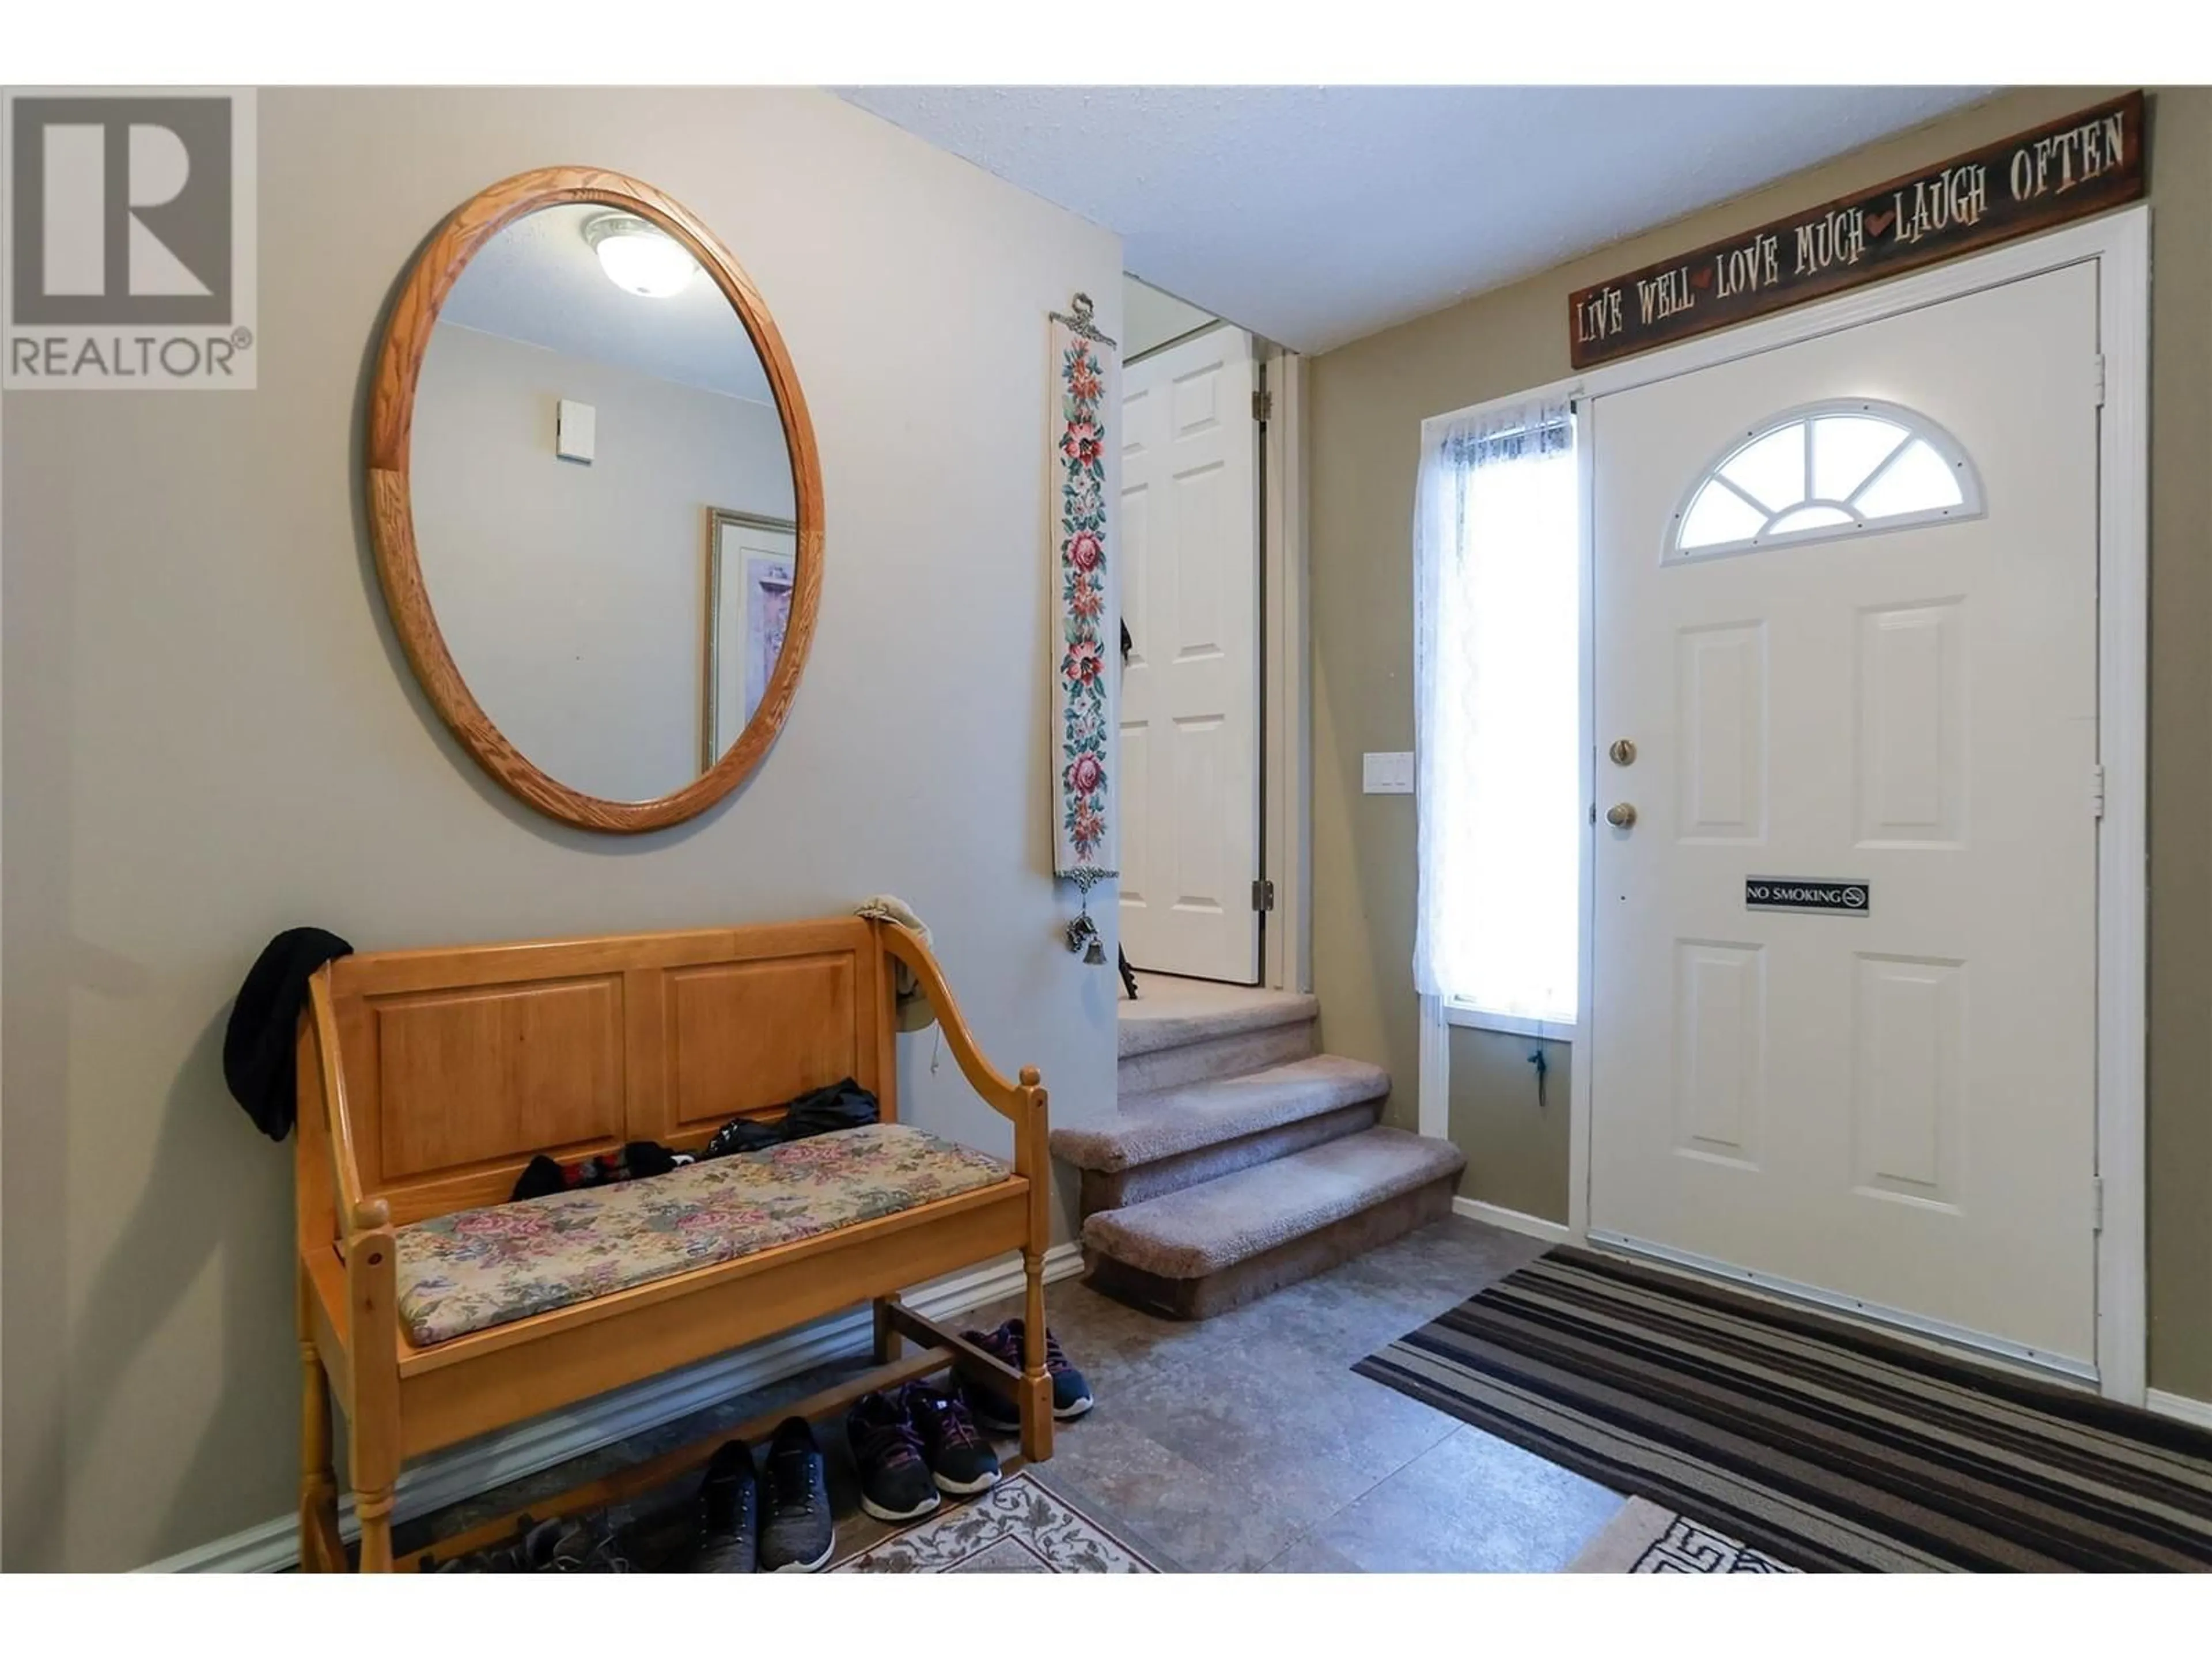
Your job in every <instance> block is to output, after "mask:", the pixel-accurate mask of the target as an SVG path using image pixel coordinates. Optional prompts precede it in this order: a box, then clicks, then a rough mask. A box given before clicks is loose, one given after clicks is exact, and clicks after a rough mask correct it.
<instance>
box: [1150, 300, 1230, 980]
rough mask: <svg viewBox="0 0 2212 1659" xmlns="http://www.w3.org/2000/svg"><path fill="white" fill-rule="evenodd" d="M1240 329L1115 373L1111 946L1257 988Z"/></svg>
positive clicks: (1158, 967)
mask: <svg viewBox="0 0 2212 1659" xmlns="http://www.w3.org/2000/svg"><path fill="white" fill-rule="evenodd" d="M1254 385H1255V374H1254V364H1253V360H1252V338H1251V336H1249V334H1246V333H1244V332H1243V331H1242V330H1240V329H1235V328H1231V327H1227V326H1224V327H1220V328H1217V329H1212V330H1209V331H1207V332H1206V333H1204V334H1201V335H1200V336H1198V337H1196V338H1194V339H1190V340H1186V341H1184V342H1183V343H1182V344H1180V345H1176V346H1170V348H1168V349H1166V350H1164V351H1161V352H1158V353H1155V354H1154V355H1153V356H1149V357H1146V358H1145V359H1144V360H1143V361H1142V362H1137V363H1133V364H1131V365H1130V366H1129V367H1128V368H1126V369H1124V370H1123V371H1122V375H1121V444H1122V448H1121V613H1122V617H1123V619H1124V620H1125V621H1126V622H1127V624H1128V628H1129V635H1130V640H1131V649H1130V652H1129V656H1128V662H1127V667H1126V668H1125V669H1124V671H1123V673H1122V678H1121V948H1122V949H1123V950H1124V951H1127V953H1128V957H1129V960H1130V961H1131V962H1132V963H1134V964H1135V965H1136V966H1137V967H1139V968H1143V969H1151V970H1152V971H1155V972H1158V973H1165V974H1188V975H1192V976H1194V977H1196V978H1201V979H1221V980H1235V981H1241V982H1243V983H1245V984H1253V983H1256V982H1257V981H1258V980H1259V977H1260V917H1259V913H1258V912H1257V911H1256V910H1255V908H1253V903H1252V884H1253V881H1254V880H1255V878H1257V877H1258V875H1259V874H1260V494H1259V454H1260V428H1259V424H1258V422H1256V421H1255V420H1254V419H1253V414H1252V392H1253V388H1254Z"/></svg>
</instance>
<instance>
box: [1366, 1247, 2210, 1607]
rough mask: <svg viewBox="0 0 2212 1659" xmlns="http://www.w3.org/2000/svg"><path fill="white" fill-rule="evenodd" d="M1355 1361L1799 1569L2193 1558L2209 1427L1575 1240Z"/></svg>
mask: <svg viewBox="0 0 2212 1659" xmlns="http://www.w3.org/2000/svg"><path fill="white" fill-rule="evenodd" d="M1354 1369H1355V1370H1358V1372H1359V1373H1360V1374H1361V1375H1362V1376H1369V1377H1372V1378H1373V1379H1375V1380H1376V1382H1378V1383H1387V1384H1388V1385H1389V1386H1390V1387H1391V1388H1394V1389H1397V1390H1398V1391H1399V1392H1400V1393H1401V1394H1404V1395H1408V1396H1410V1397H1411V1398H1413V1399H1415V1400H1419V1401H1424V1402H1425V1403H1426V1404H1429V1405H1431V1406H1434V1407H1437V1409H1438V1410H1441V1411H1445V1412H1449V1413H1451V1414H1452V1415H1453V1416H1455V1417H1457V1418H1458V1419H1461V1421H1462V1422H1466V1423H1472V1424H1474V1425H1476V1426H1477V1427H1479V1428H1482V1429H1485V1430H1486V1431H1489V1432H1490V1433H1492V1434H1495V1435H1497V1436H1498V1437H1501V1438H1503V1439H1506V1440H1510V1441H1511V1442H1513V1443H1515V1444H1516V1445H1519V1446H1522V1447H1525V1448H1527V1449H1528V1450H1530V1451H1533V1452H1535V1453H1536V1454H1538V1455H1540V1456H1543V1457H1547V1458H1549V1459H1550V1460H1551V1461H1552V1462H1555V1463H1558V1464H1560V1465H1563V1466H1564V1467H1565V1468H1571V1469H1573V1470H1575V1471H1576V1472H1577V1473H1578V1474H1583V1475H1586V1476H1588V1477H1589V1479H1591V1480H1596V1481H1599V1482H1601V1483H1602V1484H1604V1485H1606V1486H1611V1487H1612V1488H1613V1490H1614V1491H1616V1492H1628V1493H1632V1494H1634V1495H1636V1496H1638V1497H1641V1498H1648V1499H1650V1501H1651V1502H1652V1503H1653V1504H1657V1505H1659V1506H1661V1507H1662V1509H1664V1510H1667V1511H1668V1512H1670V1513H1672V1514H1674V1515H1675V1516H1697V1517H1698V1518H1699V1520H1698V1524H1699V1528H1701V1529H1702V1530H1705V1532H1706V1533H1707V1534H1708V1535H1710V1536H1712V1537H1716V1538H1720V1539H1723V1540H1725V1541H1727V1542H1729V1544H1730V1545H1731V1546H1735V1547H1739V1548H1740V1547H1741V1546H1738V1545H1736V1544H1735V1541H1737V1540H1742V1541H1745V1543H1747V1544H1748V1545H1749V1546H1750V1547H1753V1548H1754V1549H1757V1550H1759V1551H1762V1552H1765V1553H1768V1554H1770V1555H1771V1556H1772V1557H1773V1558H1774V1559H1776V1560H1778V1561H1787V1562H1789V1563H1790V1564H1792V1565H1796V1566H1798V1567H1800V1568H1803V1569H1807V1570H1810V1571H1824V1570H1825V1571H2031V1572H2049V1571H2066V1570H2076V1571H2093V1572H2094V1571H2207V1570H2212V1435H2208V1434H2206V1433H2205V1432H2204V1431H2202V1430H2200V1429H2197V1428H2193V1427H2191V1426H2190V1425H2187V1424H2183V1423H2178V1422H2174V1421H2172V1420H2170V1419H2166V1418H2161V1417H2154V1416H2152V1415H2151V1414H2150V1413H2147V1412H2141V1411H2136V1410H2134V1409H2133V1408H2131V1407H2125V1406H2116V1405H2113V1404H2111V1403H2109V1402H2107V1401H2104V1400H2101V1399H2100V1398H2098V1397H2097V1396H2095V1395H2090V1394H2086V1393H2082V1392H2080V1391H2078V1390H2075V1389H2063V1388H2059V1387H2057V1386H2055V1385H2052V1384H2048V1383H2039V1382H2033V1381H2030V1380H2028V1379H2026V1378H2023V1377H2020V1376H2014V1375H2012V1374H2010V1373H2008V1372H2003V1371H1998V1370H1992V1369H1990V1368H1988V1367H1986V1366H1982V1365H1977V1364H1969V1363H1967V1362H1966V1361H1965V1360H1961V1359H1957V1358H1953V1357H1951V1356H1950V1355H1948V1354H1947V1353H1942V1352H1936V1350H1933V1349H1929V1348H1925V1347H1922V1346H1918V1345H1916V1344H1912V1343H1908V1342H1905V1341H1901V1340H1895V1339H1892V1338H1889V1337H1885V1336H1881V1335H1877V1334H1873V1333H1871V1332H1869V1331H1865V1330H1863V1329H1861V1328H1857V1327H1856V1326H1851V1325H1846V1324H1844V1323H1842V1322H1839V1321H1836V1320H1832V1319H1826V1318H1822V1317H1820V1316H1818V1315H1814V1314H1809V1313H1802V1312H1800V1311H1798V1310H1796V1309H1793V1308H1788V1307H1784V1306H1781V1305H1779V1304H1774V1303H1770V1302H1765V1301H1761V1300H1759V1299H1758V1298H1756V1297H1748V1296H1743V1295H1740V1294H1738V1293H1736V1292H1735V1291H1729V1290H1724V1289H1721V1288H1719V1287H1717V1286H1714V1285H1707V1284H1705V1283H1704V1282H1703V1281H1700V1280H1696V1279H1686V1278H1684V1277H1681V1276H1680V1275H1677V1274H1673V1273H1661V1272H1658V1271H1656V1270H1654V1269H1650V1268H1645V1267H1636V1266H1632V1265H1631V1264H1629V1263H1626V1262H1623V1261H1614V1260H1613V1259H1611V1258H1610V1257H1606V1256H1601V1255H1594V1254H1592V1253H1590V1252H1589V1251H1585V1250H1575V1249H1565V1248H1561V1249H1554V1250H1552V1251H1551V1252H1549V1253H1548V1254H1547V1255H1544V1256H1543V1257H1541V1259H1539V1260H1538V1261H1534V1262H1533V1263H1531V1264H1530V1265H1529V1266H1528V1267H1523V1268H1522V1269H1520V1270H1519V1271H1518V1272H1516V1273H1510V1274H1509V1275H1507V1276H1506V1277H1505V1278H1504V1279H1501V1280H1499V1281H1498V1283H1497V1284H1495V1285H1492V1286H1491V1287H1490V1288H1489V1289H1488V1290H1486V1291H1483V1292H1482V1294H1481V1295H1480V1296H1478V1297H1474V1299H1473V1300H1471V1301H1468V1302H1465V1303H1462V1304H1460V1306H1458V1307H1456V1308H1455V1309H1453V1310H1451V1311H1450V1312H1449V1313H1448V1314H1445V1315H1444V1316H1443V1317H1442V1318H1440V1319H1437V1320H1436V1321H1434V1322H1431V1323H1430V1324H1427V1325H1425V1326H1423V1327H1422V1328H1420V1329H1419V1330H1417V1331H1414V1332H1413V1333H1411V1334H1408V1335H1407V1336H1404V1337H1401V1338H1400V1339H1399V1340H1397V1341H1395V1342H1394V1343H1392V1344H1391V1345H1390V1346H1389V1347H1387V1348H1385V1349H1383V1351H1382V1352H1379V1353H1374V1354H1370V1355H1369V1356H1368V1357H1367V1358H1364V1359H1363V1360H1361V1361H1360V1362H1359V1364H1358V1365H1357V1366H1356V1367H1354Z"/></svg>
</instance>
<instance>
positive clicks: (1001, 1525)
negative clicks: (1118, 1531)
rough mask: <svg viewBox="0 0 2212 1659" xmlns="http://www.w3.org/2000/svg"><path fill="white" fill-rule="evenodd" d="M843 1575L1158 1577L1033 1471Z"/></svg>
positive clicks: (872, 1553) (940, 1516) (924, 1524)
mask: <svg viewBox="0 0 2212 1659" xmlns="http://www.w3.org/2000/svg"><path fill="white" fill-rule="evenodd" d="M836 1571H839V1572H1158V1571H1159V1569H1158V1567H1156V1566H1154V1565H1152V1563H1151V1562H1150V1561H1147V1560H1146V1559H1145V1558H1144V1557H1143V1556H1141V1555H1139V1554H1138V1553H1137V1552H1136V1551H1135V1550H1133V1549H1132V1548H1131V1547H1129V1546H1128V1545H1127V1544H1126V1543H1124V1542H1122V1541H1121V1540H1120V1539H1118V1538H1116V1537H1115V1536H1114V1534H1111V1533H1109V1532H1108V1531H1107V1530H1106V1529H1105V1528H1103V1527H1102V1526H1100V1525H1099V1524H1098V1523H1097V1522H1096V1521H1093V1520H1092V1519H1091V1517H1090V1516H1087V1515H1085V1514H1084V1513H1082V1511H1080V1510H1078V1509H1076V1508H1075V1506H1074V1505H1073V1504H1070V1503H1069V1502H1068V1501H1067V1500H1066V1498H1061V1497H1060V1496H1059V1495H1058V1494H1057V1493H1055V1492H1048V1491H1047V1490H1046V1489H1045V1488H1044V1487H1042V1486H1039V1485H1038V1484H1037V1483H1036V1481H1035V1480H1031V1479H1030V1475H1029V1472H1028V1471H1027V1470H1024V1471H1022V1472H1021V1473H1020V1474H1016V1475H1013V1476H1012V1477H1011V1478H1010V1479H1008V1480H1001V1481H1000V1483H999V1484H998V1485H997V1486H994V1487H992V1488H991V1490H990V1491H988V1492H985V1493H984V1494H983V1495H982V1496H981V1498H975V1499H973V1500H972V1501H970V1502H967V1503H963V1504H951V1505H949V1506H947V1507H946V1508H944V1509H941V1510H939V1511H938V1512H937V1513H936V1514H934V1515H933V1516H929V1517H928V1518H927V1520H923V1521H918V1522H915V1524H914V1525H913V1526H911V1527H908V1528H907V1529H906V1530H905V1531H904V1532H899V1533H893V1534H891V1535H890V1537H889V1538H886V1539H884V1541H882V1542H881V1543H879V1544H874V1545H871V1546H870V1547H868V1548H866V1549H865V1550H862V1551H861V1552H860V1553H859V1554H858V1555H855V1556H854V1557H853V1559H851V1560H849V1561H846V1562H844V1563H842V1564H841V1565H839V1566H838V1567H837V1569H836Z"/></svg>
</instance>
